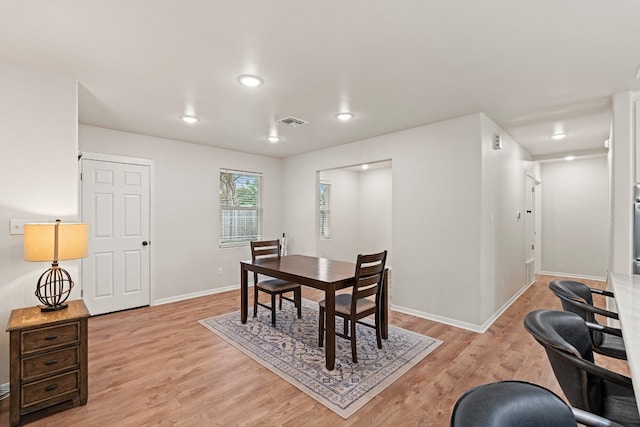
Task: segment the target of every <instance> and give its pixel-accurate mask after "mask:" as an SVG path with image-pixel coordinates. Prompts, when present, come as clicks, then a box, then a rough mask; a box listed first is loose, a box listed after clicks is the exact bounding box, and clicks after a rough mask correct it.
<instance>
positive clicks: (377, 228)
mask: <svg viewBox="0 0 640 427" xmlns="http://www.w3.org/2000/svg"><path fill="white" fill-rule="evenodd" d="M320 179H321V180H323V181H328V182H331V220H330V228H331V239H321V240H320V242H319V244H318V254H319V256H322V257H326V258H332V259H338V260H343V261H350V262H353V261H354V260H355V255H356V254H358V253H373V252H380V251H383V250H385V249H386V250H387V251H389V253H388V255H387V265H388V266H389V267H391V266H392V264H393V256H392V253H393V251H392V248H391V206H392V188H391V185H392V182H393V181H392V172H391V168H381V169H371V170H367V171H352V170H347V169H334V170H329V171H321V172H320Z"/></svg>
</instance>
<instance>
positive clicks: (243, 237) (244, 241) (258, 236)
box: [218, 168, 264, 249]
mask: <svg viewBox="0 0 640 427" xmlns="http://www.w3.org/2000/svg"><path fill="white" fill-rule="evenodd" d="M223 174H233V175H237V176H238V178H236V179H234V180H233V182H234V185H235V183H236V182H237V180H238V179H242V177H244V179H245V180H257V185H256V193H257V194H256V196H255V201H254V202H255V204H253V205H245V206H243V205H240V200H239V196H238V194H237V191H236V192H235V193H236V194H235V195H234V197H232V198H235V199H236V200H235V202H234V201H233V200H232V203H238V204H236V205H234V204H228V203H225V200H227V198H228V197H227V196H226V195H224V190H223V181H224V180H223V177H222V176H223ZM218 179H219V199H218V202H219V225H220V228H219V231H220V235H219V239H218V245H219V247H220V248H221V249H223V248H234V247H241V246H248V245H249V242H251V241H254V240H262V234H263V220H264V214H263V204H262V197H263V192H264V175H263V174H262V173H260V172H249V171H242V170H237V169H227V168H220V171H219V174H218ZM227 195H228V194H227ZM243 200H244V201H245V202H246V201H247V199H246V198H244V199H243ZM249 200H250V199H249ZM229 212H236V213H237V214H236V215H235V216H240V217H242V216H246V215H243V214H240V213H243V212H244V213H247V212H255V222H256V224H255V227H257V230H256V233H253V234H239V235H237V236H230V237H229V238H226V237H225V236H228V235H230V234H234V233H232V232H230V231H231V230H228V231H229V232H227V233H225V217H228V216H229V215H226V214H225V213H229ZM238 214H240V215H238ZM249 217H250V215H249ZM238 227H241V225H238Z"/></svg>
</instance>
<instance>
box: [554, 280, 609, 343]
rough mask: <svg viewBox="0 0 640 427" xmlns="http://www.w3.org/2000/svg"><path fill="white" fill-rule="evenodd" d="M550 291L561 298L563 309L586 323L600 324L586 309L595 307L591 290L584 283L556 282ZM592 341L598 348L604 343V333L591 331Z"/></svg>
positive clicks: (571, 281)
mask: <svg viewBox="0 0 640 427" xmlns="http://www.w3.org/2000/svg"><path fill="white" fill-rule="evenodd" d="M549 289H551V291H552V292H553V293H554V294H556V296H557V297H558V298H560V302H561V303H562V309H563V310H564V311H569V312H571V313H575V314H577V315H578V316H580V317H581V318H582V319H583V320H584V321H586V322H591V323H598V321H597V320H596V316H595V314H594V313H593V312H592V311H590V310H588V309H587V308H585V306H593V296H592V294H591V289H590V288H589V286H587V285H585V284H584V283H580V282H576V281H573V280H554V281H552V282H551V283H549ZM590 334H591V340H592V341H593V344H594V345H596V346H598V345H600V344H601V343H602V339H603V338H602V332H599V331H595V330H591V331H590Z"/></svg>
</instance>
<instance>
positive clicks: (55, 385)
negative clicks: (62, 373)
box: [45, 384, 58, 391]
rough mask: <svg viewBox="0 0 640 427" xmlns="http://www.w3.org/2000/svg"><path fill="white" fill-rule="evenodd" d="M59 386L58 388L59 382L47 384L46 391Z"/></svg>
mask: <svg viewBox="0 0 640 427" xmlns="http://www.w3.org/2000/svg"><path fill="white" fill-rule="evenodd" d="M57 388H58V384H51V385H50V386H47V388H45V391H53V390H55V389H57Z"/></svg>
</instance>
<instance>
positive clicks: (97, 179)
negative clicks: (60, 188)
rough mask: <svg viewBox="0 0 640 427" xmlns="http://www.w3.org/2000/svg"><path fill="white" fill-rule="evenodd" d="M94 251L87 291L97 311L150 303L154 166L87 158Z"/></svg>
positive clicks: (85, 182)
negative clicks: (150, 247)
mask: <svg viewBox="0 0 640 427" xmlns="http://www.w3.org/2000/svg"><path fill="white" fill-rule="evenodd" d="M81 179H82V218H83V221H84V222H86V223H88V224H89V255H88V256H87V258H85V259H84V260H83V262H82V295H83V299H84V301H85V303H86V304H87V307H88V309H89V312H90V313H91V314H92V315H95V314H102V313H109V312H113V311H118V310H124V309H127V308H134V307H140V306H144V305H149V302H150V289H149V287H150V286H149V285H150V249H149V244H150V241H149V234H150V226H149V224H150V203H149V202H150V196H149V189H150V167H149V166H148V165H139V164H129V163H120V162H114V161H101V160H90V159H82V176H81Z"/></svg>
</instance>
